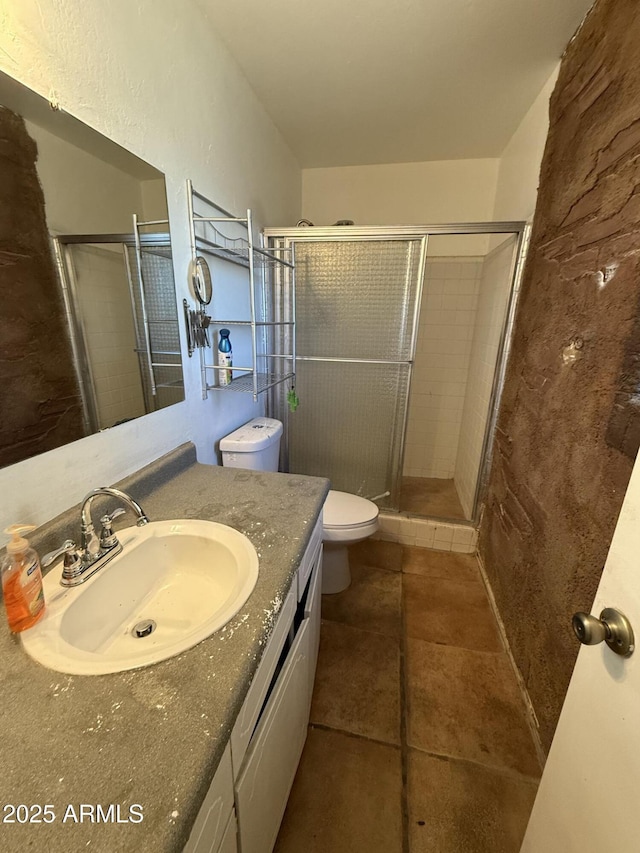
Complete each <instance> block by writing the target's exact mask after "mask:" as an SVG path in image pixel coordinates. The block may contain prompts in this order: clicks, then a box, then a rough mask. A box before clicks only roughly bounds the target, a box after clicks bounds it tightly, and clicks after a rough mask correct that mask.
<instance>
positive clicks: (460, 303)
mask: <svg viewBox="0 0 640 853" xmlns="http://www.w3.org/2000/svg"><path fill="white" fill-rule="evenodd" d="M482 267H483V263H482V258H481V257H477V256H469V257H448V258H438V259H437V260H431V261H428V262H427V264H426V269H425V280H424V290H423V296H422V308H421V311H420V321H419V327H418V339H417V350H416V357H415V364H414V368H413V377H412V381H411V394H410V399H409V420H408V424H407V438H406V444H405V456H404V468H403V474H404V476H407V477H438V478H443V479H450V478H452V477H453V476H454V472H455V470H456V456H457V454H458V440H459V436H460V428H461V424H462V415H463V408H464V401H465V394H466V389H467V376H468V372H469V361H470V357H471V347H472V341H473V334H474V325H475V317H476V304H477V299H478V291H479V287H480V280H481V277H482Z"/></svg>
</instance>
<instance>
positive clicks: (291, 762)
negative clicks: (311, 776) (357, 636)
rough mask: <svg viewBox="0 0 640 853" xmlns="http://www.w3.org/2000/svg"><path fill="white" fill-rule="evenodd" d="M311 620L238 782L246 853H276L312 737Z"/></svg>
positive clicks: (297, 641)
mask: <svg viewBox="0 0 640 853" xmlns="http://www.w3.org/2000/svg"><path fill="white" fill-rule="evenodd" d="M309 627H310V626H309V620H308V619H305V620H304V621H303V623H302V625H301V627H300V630H299V631H298V635H297V637H296V639H295V642H294V644H293V646H292V648H291V651H290V653H289V655H288V658H287V663H286V665H285V667H284V669H283V670H282V672H281V673H280V677H279V678H278V682H277V684H276V687H275V689H274V692H273V694H272V696H271V699H270V702H269V706H270V707H269V709H268V710H267V712H266V713H265V715H264V717H263V718H262V720H261V722H260V724H259V726H258V730H257V732H256V734H255V737H254V739H253V741H252V743H251V746H250V747H249V751H248V752H247V757H246V762H245V766H244V769H243V771H242V774H241V776H240V779H239V780H238V782H237V784H236V808H237V811H238V826H239V838H240V850H241V851H242V853H271V851H272V850H273V845H274V844H275V841H276V838H277V836H278V830H279V828H280V822H281V821H282V816H283V814H284V810H285V807H286V805H287V799H288V797H289V791H290V790H291V785H292V784H293V779H294V776H295V774H296V770H297V768H298V762H299V761H300V755H301V754H302V748H303V746H304V742H305V740H306V737H307V722H308V718H309V703H308V697H309V638H310V633H309Z"/></svg>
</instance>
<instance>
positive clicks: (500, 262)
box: [454, 236, 516, 518]
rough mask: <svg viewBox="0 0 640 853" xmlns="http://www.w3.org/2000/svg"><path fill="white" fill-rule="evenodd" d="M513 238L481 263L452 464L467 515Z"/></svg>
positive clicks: (504, 305) (506, 296)
mask: <svg viewBox="0 0 640 853" xmlns="http://www.w3.org/2000/svg"><path fill="white" fill-rule="evenodd" d="M515 241H516V237H515V236H509V237H508V239H506V240H503V241H502V242H501V243H500V245H498V246H497V247H496V248H494V249H493V250H492V251H491V252H490V253H489V254H488V255H487V256H486V257H485V259H484V264H483V266H482V278H481V281H480V288H479V291H480V292H479V297H478V308H477V313H476V318H475V329H474V332H473V341H472V345H471V357H470V364H469V372H468V378H467V393H466V396H465V399H464V408H463V410H462V420H461V424H460V427H459V441H458V453H457V459H456V462H455V465H454V469H455V477H454V479H455V484H456V490H457V492H458V497H459V498H460V502H461V504H462V508H463V510H464V512H465V515H466V516H467V517H468V518H470V517H471V512H472V510H473V498H474V493H475V488H476V481H477V478H478V473H479V470H480V463H481V459H482V446H483V442H484V434H485V428H486V424H487V418H488V416H489V406H490V403H491V390H492V387H493V377H494V374H495V369H496V361H497V358H498V348H499V346H500V337H501V333H502V328H503V323H504V317H505V312H506V310H507V305H508V302H509V292H510V290H511V271H512V264H513V253H514V246H515Z"/></svg>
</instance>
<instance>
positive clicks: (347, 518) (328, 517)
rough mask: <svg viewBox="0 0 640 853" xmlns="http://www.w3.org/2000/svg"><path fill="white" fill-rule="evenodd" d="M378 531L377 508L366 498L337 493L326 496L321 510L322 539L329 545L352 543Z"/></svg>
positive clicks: (333, 492) (331, 492)
mask: <svg viewBox="0 0 640 853" xmlns="http://www.w3.org/2000/svg"><path fill="white" fill-rule="evenodd" d="M377 529H378V507H377V506H376V505H375V504H374V503H373V502H372V501H369V500H367V499H366V498H361V497H358V495H350V494H348V493H347V492H337V491H334V490H333V489H332V490H331V491H330V492H329V494H328V495H327V499H326V501H325V504H324V507H323V510H322V538H323V540H324V541H325V542H329V543H344V544H347V543H353V542H359V541H360V540H362V539H367V538H368V537H369V536H372V535H373V534H374V533H375V532H376V530H377Z"/></svg>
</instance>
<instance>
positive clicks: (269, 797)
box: [184, 518, 322, 853]
mask: <svg viewBox="0 0 640 853" xmlns="http://www.w3.org/2000/svg"><path fill="white" fill-rule="evenodd" d="M321 571H322V519H321V518H320V519H319V520H318V524H317V525H316V527H315V529H314V532H313V535H312V537H311V541H310V543H309V545H308V547H307V549H306V551H305V554H304V557H303V559H302V562H301V564H300V568H299V570H298V574H297V577H296V578H295V579H294V582H293V584H292V586H291V590H290V592H289V593H288V594H287V597H286V598H285V601H284V604H283V606H282V608H281V609H280V614H279V616H278V619H277V621H276V624H275V626H274V628H273V631H272V633H271V636H270V638H269V641H268V643H267V646H266V648H265V651H264V654H263V656H262V660H261V661H260V665H259V666H258V669H257V671H256V674H255V676H254V678H253V680H252V682H251V686H250V688H249V691H248V693H247V696H246V698H245V701H244V703H243V706H242V708H241V710H240V713H239V714H238V717H237V719H236V722H235V724H234V727H233V730H232V733H231V739H230V743H229V745H228V746H227V749H226V750H225V753H224V756H223V758H222V761H221V762H220V765H219V767H218V770H217V771H216V775H215V777H214V780H213V782H212V784H211V787H210V789H209V793H208V794H207V797H206V798H205V801H204V803H203V805H202V807H201V809H200V812H199V814H198V818H197V820H196V822H195V824H194V827H193V830H192V832H191V835H190V837H189V841H188V842H187V845H186V847H185V848H184V853H271V851H272V849H273V846H274V844H275V841H276V837H277V835H278V830H279V828H280V822H281V821H282V816H283V814H284V810H285V808H286V805H287V799H288V797H289V792H290V790H291V785H292V784H293V779H294V777H295V774H296V770H297V767H298V762H299V760H300V755H301V754H302V749H303V747H304V743H305V740H306V736H307V725H308V722H309V711H310V708H311V695H312V691H313V682H314V678H315V671H316V662H317V657H318V644H319V638H320V593H321V587H322V582H321Z"/></svg>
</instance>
